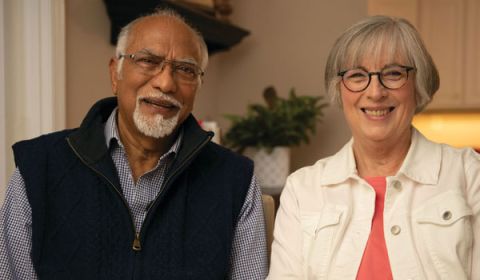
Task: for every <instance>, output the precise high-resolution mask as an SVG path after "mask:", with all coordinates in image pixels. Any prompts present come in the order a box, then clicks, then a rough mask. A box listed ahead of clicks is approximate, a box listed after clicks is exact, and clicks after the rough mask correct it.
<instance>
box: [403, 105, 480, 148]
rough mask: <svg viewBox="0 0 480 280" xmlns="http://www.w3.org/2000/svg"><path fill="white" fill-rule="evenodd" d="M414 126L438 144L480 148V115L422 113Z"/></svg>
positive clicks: (414, 122) (414, 121)
mask: <svg viewBox="0 0 480 280" xmlns="http://www.w3.org/2000/svg"><path fill="white" fill-rule="evenodd" d="M413 126H415V127H416V128H417V129H418V130H419V131H420V132H422V133H423V134H424V135H425V136H426V137H427V138H428V139H430V140H432V141H435V142H438V143H446V144H449V145H452V146H455V147H474V148H477V149H478V148H480V113H422V114H420V115H417V116H415V118H414V119H413Z"/></svg>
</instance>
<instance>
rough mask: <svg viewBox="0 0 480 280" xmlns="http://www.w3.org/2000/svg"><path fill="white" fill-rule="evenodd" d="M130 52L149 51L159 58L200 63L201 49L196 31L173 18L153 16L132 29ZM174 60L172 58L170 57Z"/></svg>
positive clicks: (129, 44)
mask: <svg viewBox="0 0 480 280" xmlns="http://www.w3.org/2000/svg"><path fill="white" fill-rule="evenodd" d="M127 50H128V52H137V51H140V50H148V52H150V53H152V54H154V55H157V56H162V57H166V56H172V55H173V56H175V59H181V60H186V61H188V60H190V61H192V60H193V61H196V62H197V61H198V60H199V59H200V48H199V42H198V39H197V37H196V35H195V33H194V31H193V30H192V29H191V28H190V27H189V26H188V25H186V24H185V23H184V22H182V21H180V20H179V19H177V18H174V17H171V16H152V17H150V18H145V19H143V20H141V21H140V22H138V23H137V24H136V25H134V26H133V27H132V32H131V34H129V38H128V44H127ZM170 58H172V57H170Z"/></svg>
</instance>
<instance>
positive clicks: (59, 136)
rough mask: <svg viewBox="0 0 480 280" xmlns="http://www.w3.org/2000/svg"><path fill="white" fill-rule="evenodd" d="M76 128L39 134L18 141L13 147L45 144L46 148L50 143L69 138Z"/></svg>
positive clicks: (54, 143)
mask: <svg viewBox="0 0 480 280" xmlns="http://www.w3.org/2000/svg"><path fill="white" fill-rule="evenodd" d="M75 130H76V129H64V130H60V131H55V132H51V133H47V134H43V135H40V136H37V137H35V138H31V139H26V140H21V141H18V142H16V143H15V144H14V145H13V147H14V149H15V147H33V146H37V145H40V146H43V147H44V148H45V147H46V146H45V145H47V146H50V145H57V144H58V142H59V141H63V140H65V139H66V138H67V136H68V135H70V133H72V132H73V131H75Z"/></svg>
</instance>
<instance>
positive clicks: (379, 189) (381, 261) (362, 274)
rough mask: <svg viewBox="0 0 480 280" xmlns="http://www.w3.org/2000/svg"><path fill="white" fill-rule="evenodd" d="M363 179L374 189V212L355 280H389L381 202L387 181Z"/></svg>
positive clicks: (372, 178) (382, 178) (389, 270)
mask: <svg viewBox="0 0 480 280" xmlns="http://www.w3.org/2000/svg"><path fill="white" fill-rule="evenodd" d="M365 180H366V181H367V182H368V183H369V184H370V185H371V186H372V187H373V188H374V189H375V194H376V195H375V213H374V214H373V220H372V231H371V232H370V236H369V237H368V241H367V246H366V247H365V251H364V252H363V258H362V262H361V263H360V268H359V269H358V274H357V280H367V279H368V280H377V279H378V280H391V279H393V276H392V269H391V268H390V261H389V260H388V252H387V246H386V245H385V236H384V234H383V202H384V200H385V190H386V189H387V181H386V178H385V177H368V178H365Z"/></svg>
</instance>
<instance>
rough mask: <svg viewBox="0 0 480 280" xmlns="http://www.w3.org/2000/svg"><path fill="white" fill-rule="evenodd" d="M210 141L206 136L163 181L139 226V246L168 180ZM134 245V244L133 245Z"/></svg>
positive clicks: (209, 136)
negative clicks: (144, 229)
mask: <svg viewBox="0 0 480 280" xmlns="http://www.w3.org/2000/svg"><path fill="white" fill-rule="evenodd" d="M211 139H212V135H208V137H207V139H205V140H204V141H203V142H202V143H200V145H198V146H197V148H196V149H195V150H194V151H193V152H192V153H190V155H189V156H188V157H187V158H186V159H185V160H184V161H183V162H182V164H181V165H180V166H179V167H178V168H177V169H175V171H174V173H172V174H171V175H170V176H168V177H167V178H166V179H165V182H164V184H163V186H162V188H161V190H160V192H159V193H158V195H157V196H156V197H155V199H154V200H153V203H151V204H150V207H148V210H147V214H146V215H145V219H144V220H143V223H142V225H141V226H140V233H139V234H138V245H139V246H140V235H141V233H142V232H143V228H144V226H145V222H146V221H147V218H148V217H149V215H150V213H151V211H150V209H152V208H153V207H154V206H155V205H156V204H157V201H158V198H159V197H160V196H161V194H162V193H163V191H164V190H165V187H166V186H167V185H168V183H169V182H170V179H171V178H173V177H175V175H176V174H177V173H178V172H180V171H179V170H182V169H183V167H184V166H185V164H187V163H188V162H189V161H190V159H191V158H192V157H193V156H195V155H196V154H197V153H198V151H200V150H201V149H202V148H203V147H204V146H205V145H206V144H207V143H208V142H210V140H211ZM134 244H135V243H134Z"/></svg>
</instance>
